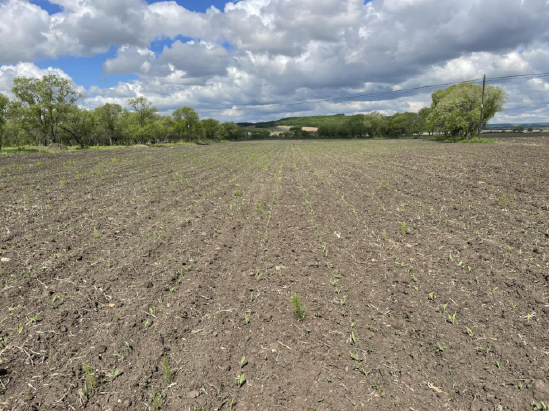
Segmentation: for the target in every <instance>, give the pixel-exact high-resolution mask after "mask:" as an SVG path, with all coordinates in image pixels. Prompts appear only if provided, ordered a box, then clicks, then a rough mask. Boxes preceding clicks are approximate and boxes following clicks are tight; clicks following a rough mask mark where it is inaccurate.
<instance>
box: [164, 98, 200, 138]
mask: <svg viewBox="0 0 550 412" xmlns="http://www.w3.org/2000/svg"><path fill="white" fill-rule="evenodd" d="M172 118H173V119H174V122H175V129H176V131H177V132H178V134H179V135H180V137H181V138H182V139H183V138H185V137H187V140H188V141H192V140H193V138H194V137H198V138H200V137H201V135H202V137H204V129H203V128H202V127H199V115H198V114H197V112H196V111H195V110H194V109H193V108H192V107H188V106H186V107H182V108H180V109H176V110H174V112H173V113H172Z"/></svg>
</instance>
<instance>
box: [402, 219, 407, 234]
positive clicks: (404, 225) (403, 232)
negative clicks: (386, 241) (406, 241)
mask: <svg viewBox="0 0 550 412" xmlns="http://www.w3.org/2000/svg"><path fill="white" fill-rule="evenodd" d="M406 234H407V223H405V222H401V236H405V235H406Z"/></svg>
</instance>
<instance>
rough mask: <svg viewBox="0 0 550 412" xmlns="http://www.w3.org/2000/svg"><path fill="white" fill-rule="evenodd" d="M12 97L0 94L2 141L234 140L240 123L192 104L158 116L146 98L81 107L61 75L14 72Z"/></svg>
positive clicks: (82, 143)
mask: <svg viewBox="0 0 550 412" xmlns="http://www.w3.org/2000/svg"><path fill="white" fill-rule="evenodd" d="M12 93H13V95H14V97H15V98H14V99H13V100H10V99H9V98H8V97H7V96H5V95H3V94H1V93H0V149H1V148H2V145H9V146H23V145H26V144H34V145H49V144H52V143H59V144H63V145H79V146H81V147H85V146H89V145H131V144H139V143H158V142H176V141H182V140H184V141H190V142H193V141H199V140H202V139H211V140H222V139H228V140H236V139H239V138H241V137H242V135H243V132H242V131H241V128H240V127H239V126H237V125H236V124H235V123H234V122H225V123H220V122H219V121H218V120H215V119H203V120H201V119H199V115H198V114H197V112H196V111H195V110H194V109H193V108H191V107H182V108H180V109H177V110H174V112H173V113H172V115H171V116H162V115H160V114H159V113H158V110H157V109H156V108H155V107H154V106H153V105H152V103H151V102H150V101H149V100H148V99H147V98H146V97H136V98H133V99H129V100H128V106H129V107H130V109H125V108H123V107H122V106H121V105H119V104H115V103H106V104H104V105H103V106H100V107H97V108H95V109H93V110H86V109H83V108H81V107H80V106H79V103H80V101H81V99H82V97H83V96H82V94H81V93H79V92H78V91H77V90H76V88H75V86H74V84H73V83H72V82H71V81H70V80H68V79H65V78H61V77H57V76H55V75H47V76H44V77H42V78H41V79H36V78H26V77H17V78H15V79H14V82H13V87H12Z"/></svg>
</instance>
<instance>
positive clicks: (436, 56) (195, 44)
mask: <svg viewBox="0 0 550 412" xmlns="http://www.w3.org/2000/svg"><path fill="white" fill-rule="evenodd" d="M51 2H52V3H55V4H58V5H60V6H61V7H62V11H61V12H59V13H56V14H53V15H48V13H46V12H45V11H44V10H42V9H40V7H38V6H36V5H34V4H31V3H29V2H28V1H27V0H0V39H6V38H9V39H10V41H9V42H6V41H3V42H2V41H0V64H4V65H5V66H0V67H1V68H2V70H4V71H5V72H7V71H10V70H12V69H9V68H12V67H17V66H19V62H34V61H36V59H37V58H39V57H40V56H42V57H60V56H66V55H73V56H92V55H95V54H98V53H102V52H104V51H106V50H108V49H109V48H110V47H112V46H113V45H115V46H117V47H118V50H117V55H116V56H115V57H114V58H111V59H108V60H106V61H105V62H104V65H103V67H104V71H105V73H107V74H120V75H124V74H130V73H132V74H136V75H137V76H138V80H134V81H130V82H126V83H119V84H118V85H116V86H114V87H110V88H101V87H99V86H93V87H90V88H89V89H88V90H87V92H86V99H85V101H86V102H87V104H89V105H90V106H95V105H97V104H101V102H104V101H117V102H120V103H124V101H125V99H127V98H128V97H130V96H135V95H143V96H147V97H149V98H150V99H151V100H152V101H153V103H154V104H155V105H157V107H158V108H159V109H160V110H161V112H163V113H170V112H171V110H173V109H174V108H177V107H181V106H182V105H191V106H195V107H197V108H198V109H199V111H200V110H203V113H204V115H207V113H216V115H219V116H220V117H222V118H227V119H228V118H230V117H232V116H233V117H236V118H237V119H240V120H243V119H250V120H257V119H266V116H272V117H277V116H280V115H292V113H298V112H296V111H299V113H310V114H316V113H323V114H327V113H334V112H348V111H349V112H364V111H369V110H377V109H379V110H382V111H385V112H387V113H391V112H392V111H396V110H417V108H418V107H420V106H421V105H423V104H426V105H427V104H429V103H430V94H429V93H430V91H424V92H422V93H420V92H419V93H415V94H413V93H408V94H406V95H392V96H387V97H384V99H387V100H384V101H383V100H381V99H382V97H379V98H371V99H368V101H363V102H339V103H315V104H308V105H305V106H293V107H292V109H286V108H284V107H280V106H277V107H272V108H270V109H265V108H254V107H253V106H254V105H265V104H272V103H276V104H277V103H292V102H299V101H304V100H312V99H324V98H331V97H337V96H346V95H353V94H364V93H378V92H384V91H389V90H396V89H404V88H409V87H416V86H421V85H426V84H437V83H446V82H454V81H462V80H469V79H472V78H479V77H481V76H482V75H483V74H487V76H489V77H496V76H503V75H510V74H522V73H532V72H547V71H548V23H547V22H548V7H549V5H548V1H547V0H507V1H502V0H484V1H478V0H462V1H460V2H443V1H441V0H372V1H370V2H368V3H367V4H365V3H364V0H242V1H239V2H228V3H227V4H226V5H225V7H224V10H223V11H220V10H218V9H216V8H215V7H211V8H209V9H208V10H207V11H206V12H205V13H197V12H192V11H190V10H187V9H185V8H184V7H182V6H180V5H178V4H177V3H176V2H174V1H159V2H155V3H152V4H148V3H147V2H145V1H144V0H119V1H111V0H93V1H92V0H51ZM179 36H182V37H185V38H191V39H193V40H191V41H182V40H180V39H181V37H179ZM159 39H161V40H163V41H164V42H166V43H167V44H168V45H167V46H166V47H164V48H163V50H162V51H160V52H158V51H157V52H154V51H153V50H152V47H151V42H152V41H154V40H159ZM26 64H32V63H26ZM29 67H30V66H29ZM34 67H36V66H34ZM4 68H7V69H4ZM52 70H53V69H52ZM69 74H70V73H69ZM6 79H8V77H6V76H4V83H5V84H6V86H4V87H8V83H9V80H6ZM0 84H1V83H0ZM502 85H503V87H505V88H506V89H507V90H508V92H509V94H510V100H509V101H508V103H507V104H506V109H507V111H506V112H505V114H502V115H499V116H500V117H498V118H504V117H503V116H518V117H519V116H520V115H521V116H524V115H527V116H529V113H532V114H533V115H532V116H533V117H536V118H537V119H538V118H539V117H540V116H541V113H543V112H544V110H547V108H548V79H547V78H544V79H541V80H538V81H536V82H527V81H526V80H522V81H515V82H512V81H510V82H506V83H503V84H502ZM8 88H9V87H8ZM540 109H544V110H542V111H541V110H540ZM207 110H210V112H209V111H207ZM212 110H219V111H217V112H213V111H212ZM522 110H524V112H522Z"/></svg>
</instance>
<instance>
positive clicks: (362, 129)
mask: <svg viewBox="0 0 550 412" xmlns="http://www.w3.org/2000/svg"><path fill="white" fill-rule="evenodd" d="M342 129H343V130H344V132H345V133H346V135H347V137H363V136H364V135H366V134H367V127H366V125H365V115H363V114H356V115H354V116H350V117H349V118H348V119H347V120H346V121H345V122H344V123H343V124H342Z"/></svg>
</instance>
